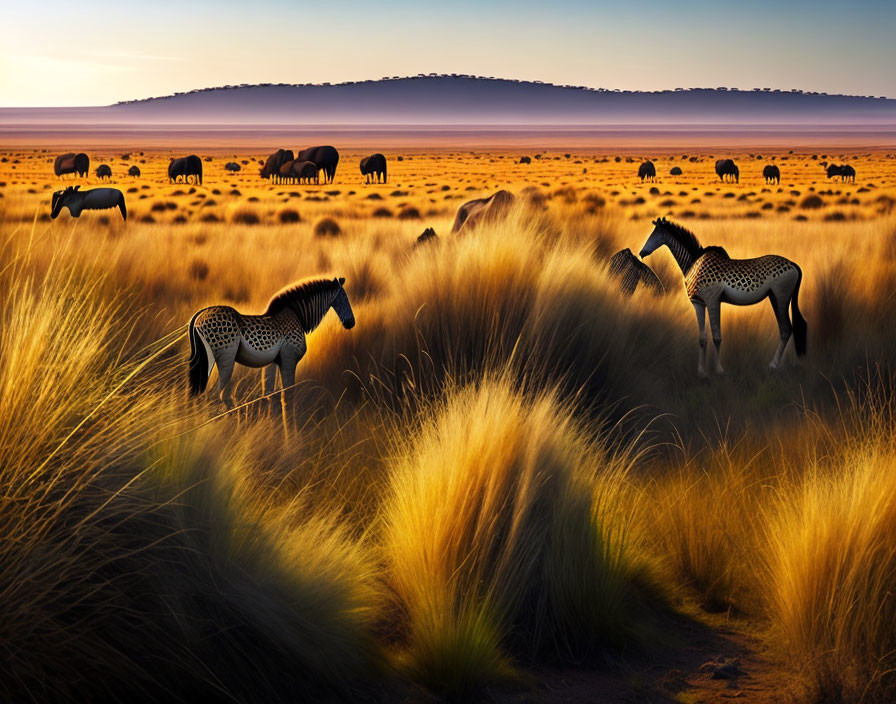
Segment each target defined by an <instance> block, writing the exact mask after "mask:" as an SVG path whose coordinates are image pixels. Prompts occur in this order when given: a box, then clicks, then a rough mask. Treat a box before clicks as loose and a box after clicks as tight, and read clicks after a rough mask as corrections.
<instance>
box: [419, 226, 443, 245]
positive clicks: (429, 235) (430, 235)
mask: <svg viewBox="0 0 896 704" xmlns="http://www.w3.org/2000/svg"><path fill="white" fill-rule="evenodd" d="M438 238H439V236H438V235H437V234H436V231H435V230H433V229H432V228H431V227H427V228H426V229H425V230H424V231H423V233H422V234H421V235H420V236H419V237H417V241H416V242H415V243H414V246H415V247H419V246H420V245H421V244H423V243H424V242H429V241H430V240H437V239H438Z"/></svg>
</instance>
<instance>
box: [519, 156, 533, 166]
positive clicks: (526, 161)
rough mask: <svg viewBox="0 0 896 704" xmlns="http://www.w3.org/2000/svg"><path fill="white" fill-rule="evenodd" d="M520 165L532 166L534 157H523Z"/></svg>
mask: <svg viewBox="0 0 896 704" xmlns="http://www.w3.org/2000/svg"><path fill="white" fill-rule="evenodd" d="M520 163H521V164H531V163H532V157H531V156H521V157H520Z"/></svg>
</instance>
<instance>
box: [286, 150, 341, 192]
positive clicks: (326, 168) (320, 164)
mask: <svg viewBox="0 0 896 704" xmlns="http://www.w3.org/2000/svg"><path fill="white" fill-rule="evenodd" d="M296 159H297V160H298V161H313V162H314V163H315V164H317V168H318V169H319V170H320V171H321V172H322V173H323V175H324V183H333V179H334V178H336V166H338V164H339V152H337V151H336V149H335V147H330V146H323V147H309V148H308V149H303V150H302V151H300V152H299V155H298V156H297V157H296Z"/></svg>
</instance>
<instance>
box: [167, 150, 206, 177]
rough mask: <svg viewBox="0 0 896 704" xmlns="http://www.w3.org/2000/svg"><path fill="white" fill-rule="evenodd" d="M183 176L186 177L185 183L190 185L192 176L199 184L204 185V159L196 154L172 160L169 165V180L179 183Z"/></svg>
mask: <svg viewBox="0 0 896 704" xmlns="http://www.w3.org/2000/svg"><path fill="white" fill-rule="evenodd" d="M181 176H183V177H184V183H189V182H190V176H192V177H193V180H194V181H195V182H196V183H197V184H202V159H200V158H199V157H198V156H196V155H195V154H190V156H184V157H181V158H180V159H172V160H171V163H170V164H168V180H169V181H171V182H174V183H177V179H179V178H180V177H181Z"/></svg>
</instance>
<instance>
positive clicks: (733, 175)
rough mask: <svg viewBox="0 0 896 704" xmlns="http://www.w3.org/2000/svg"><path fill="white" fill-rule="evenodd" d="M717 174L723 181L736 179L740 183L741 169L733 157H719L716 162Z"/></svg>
mask: <svg viewBox="0 0 896 704" xmlns="http://www.w3.org/2000/svg"><path fill="white" fill-rule="evenodd" d="M716 174H718V176H719V178H720V179H721V180H722V181H734V182H736V183H740V169H738V168H737V164H735V163H734V160H733V159H719V160H718V161H717V162H716Z"/></svg>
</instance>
